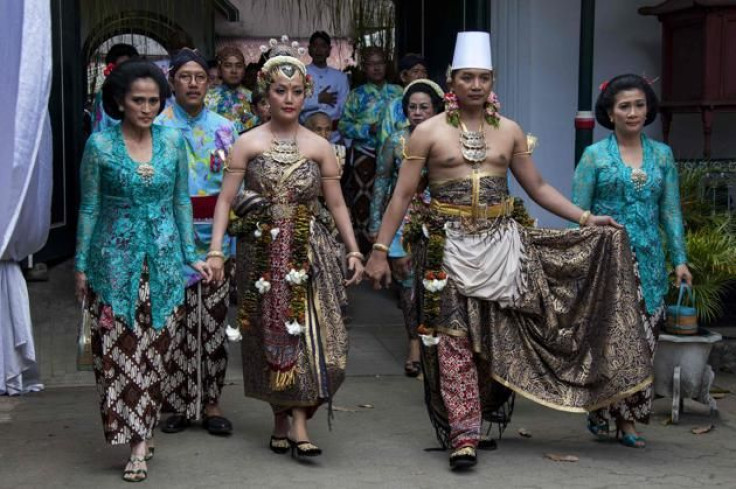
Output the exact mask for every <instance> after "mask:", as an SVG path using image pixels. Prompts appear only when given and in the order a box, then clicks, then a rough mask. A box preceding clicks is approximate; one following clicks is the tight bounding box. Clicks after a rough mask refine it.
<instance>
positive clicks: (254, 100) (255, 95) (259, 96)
mask: <svg viewBox="0 0 736 489" xmlns="http://www.w3.org/2000/svg"><path fill="white" fill-rule="evenodd" d="M265 98H266V94H265V93H263V92H261V91H260V90H253V92H252V93H251V96H250V103H251V104H252V105H258V104H259V103H260V102H261V101H262V100H264V99H265Z"/></svg>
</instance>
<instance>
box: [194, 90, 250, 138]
mask: <svg viewBox="0 0 736 489" xmlns="http://www.w3.org/2000/svg"><path fill="white" fill-rule="evenodd" d="M251 101H252V94H251V92H250V90H248V89H247V88H245V87H243V86H238V87H237V88H234V89H233V88H230V87H228V86H227V85H226V84H224V83H223V84H221V85H217V86H216V87H212V88H211V89H209V91H208V92H207V95H206V96H205V98H204V104H205V105H206V106H207V108H208V109H210V110H211V111H212V112H214V113H215V114H220V115H221V116H223V117H225V118H226V119H228V120H230V121H233V124H234V125H235V130H236V131H237V132H238V133H241V132H243V131H247V130H248V129H250V128H252V127H253V126H255V124H256V115H255V113H254V112H253V110H252V108H251V106H250V104H251Z"/></svg>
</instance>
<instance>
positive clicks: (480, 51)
mask: <svg viewBox="0 0 736 489" xmlns="http://www.w3.org/2000/svg"><path fill="white" fill-rule="evenodd" d="M463 68H474V69H479V70H493V63H492V62H491V35H490V34H489V33H488V32H473V31H469V32H458V33H457V40H456V41H455V55H454V56H453V57H452V69H453V71H454V70H461V69H463Z"/></svg>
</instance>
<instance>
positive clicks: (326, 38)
mask: <svg viewBox="0 0 736 489" xmlns="http://www.w3.org/2000/svg"><path fill="white" fill-rule="evenodd" d="M315 39H322V40H323V41H324V42H326V43H327V45H328V46H331V45H332V39H330V35H329V34H327V33H326V32H325V31H316V32H314V33H313V34H312V35H311V36H309V44H312V43H313V42H314V41H315Z"/></svg>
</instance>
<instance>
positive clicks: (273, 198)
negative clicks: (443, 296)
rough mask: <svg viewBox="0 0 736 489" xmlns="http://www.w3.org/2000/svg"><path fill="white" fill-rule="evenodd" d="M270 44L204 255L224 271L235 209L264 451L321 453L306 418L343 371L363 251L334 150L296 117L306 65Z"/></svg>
mask: <svg viewBox="0 0 736 489" xmlns="http://www.w3.org/2000/svg"><path fill="white" fill-rule="evenodd" d="M271 44H272V49H271V57H270V59H269V60H268V61H267V62H266V63H265V64H264V66H263V68H262V69H261V71H260V72H259V74H258V83H259V89H260V90H261V91H262V92H263V93H265V94H267V97H268V101H269V104H270V106H271V120H270V121H269V122H267V123H266V124H263V125H261V126H258V127H257V128H254V129H252V130H251V131H249V132H247V133H246V134H244V135H242V136H241V137H240V138H239V139H238V140H237V141H236V143H235V145H234V146H233V150H232V152H231V159H230V161H229V164H228V173H227V175H226V176H225V178H224V180H223V186H222V190H221V192H220V197H219V199H218V201H217V206H216V208H215V218H214V229H213V236H212V244H211V248H210V249H211V252H210V256H209V258H208V263H209V264H210V265H211V266H212V268H213V273H214V276H215V279H216V280H218V279H222V276H223V271H222V269H223V266H222V258H221V257H220V254H221V249H220V247H221V246H222V237H223V235H224V233H225V231H226V228H227V227H228V215H229V212H230V209H231V207H233V209H234V210H235V212H236V214H238V215H239V216H241V217H240V218H239V219H237V220H235V221H233V222H232V223H231V224H230V227H229V230H230V232H231V233H232V234H235V235H237V237H238V244H237V247H238V250H237V281H238V294H239V304H238V320H239V323H240V330H241V333H242V337H243V338H242V351H243V376H244V386H245V395H246V396H248V397H253V398H256V399H261V400H264V401H266V402H268V403H269V404H270V405H271V408H272V410H273V413H274V428H273V432H272V436H271V439H270V442H269V447H270V448H271V450H273V451H274V452H276V453H286V452H287V451H288V450H289V449H290V448H291V450H292V454H293V453H296V454H297V455H299V456H316V455H320V454H321V452H322V451H321V449H320V448H319V447H318V446H317V445H315V444H314V443H312V442H311V439H310V437H309V433H308V431H307V420H308V419H309V418H311V417H312V416H313V415H314V413H315V412H316V410H317V408H318V407H319V406H320V405H322V404H323V403H328V404H329V403H331V401H332V399H333V397H334V395H335V392H336V391H337V389H338V388H339V387H340V385H341V384H342V382H343V380H344V377H345V366H346V361H347V352H348V337H347V331H346V329H345V326H344V324H343V321H342V315H341V308H342V306H343V305H344V304H345V301H346V294H345V286H346V285H350V284H353V283H359V282H360V280H361V277H362V274H363V264H362V262H363V255H362V254H361V253H360V252H359V251H358V246H357V243H356V240H355V236H354V235H353V230H352V227H351V224H350V217H349V214H348V211H347V207H346V205H345V202H344V201H343V198H342V192H341V189H340V169H339V167H338V162H337V158H336V157H335V153H334V151H333V150H332V147H331V146H330V144H329V142H327V141H326V140H324V139H323V138H321V137H319V136H318V135H316V134H314V133H312V132H311V131H309V130H308V129H306V128H305V127H303V126H301V125H300V124H299V113H300V111H301V109H302V106H303V104H304V99H305V97H306V96H307V95H308V93H309V91H310V90H311V88H312V83H311V80H310V79H309V77H308V76H307V74H306V67H305V66H304V64H303V63H302V62H301V61H300V60H299V59H298V58H297V57H296V56H297V55H298V54H297V53H296V52H295V49H296V48H294V47H292V46H290V45H288V44H284V45H281V44H278V43H277V42H276V41H275V40H273V41H272V42H271ZM300 49H301V48H300ZM243 181H244V182H245V189H244V191H243V192H242V193H241V194H239V193H238V191H239V187H240V185H241V183H242V182H243ZM320 190H321V191H322V193H323V195H324V199H325V201H326V204H327V207H328V209H329V211H330V212H331V214H332V216H333V218H334V220H335V223H336V225H337V228H338V230H339V231H340V235H341V237H342V240H343V242H344V243H345V246H346V248H347V249H348V250H349V251H348V253H347V260H348V268H349V270H350V271H351V272H352V276H351V277H350V279H349V280H344V279H343V273H342V268H341V262H340V255H339V254H338V253H339V250H340V247H338V246H337V243H336V242H335V240H334V239H333V238H332V236H331V234H330V232H329V231H328V230H327V229H326V228H325V227H324V225H323V224H322V223H321V222H320V221H319V220H317V219H315V215H316V213H317V212H319V206H318V201H317V198H318V197H319V195H320ZM236 197H237V200H236ZM289 417H291V419H290V418H289Z"/></svg>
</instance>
